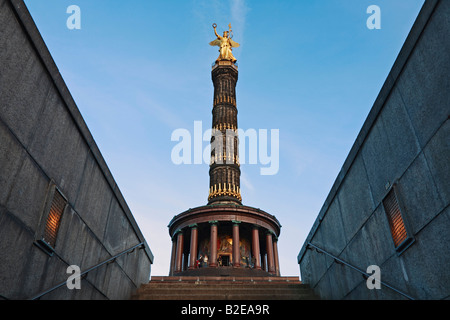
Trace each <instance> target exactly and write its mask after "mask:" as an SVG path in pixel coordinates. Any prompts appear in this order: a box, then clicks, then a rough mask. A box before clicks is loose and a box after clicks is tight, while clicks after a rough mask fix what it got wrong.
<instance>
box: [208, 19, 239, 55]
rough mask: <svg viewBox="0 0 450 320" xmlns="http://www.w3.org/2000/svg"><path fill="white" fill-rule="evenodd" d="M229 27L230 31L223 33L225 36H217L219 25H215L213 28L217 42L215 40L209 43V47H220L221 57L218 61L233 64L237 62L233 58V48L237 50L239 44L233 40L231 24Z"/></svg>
mask: <svg viewBox="0 0 450 320" xmlns="http://www.w3.org/2000/svg"><path fill="white" fill-rule="evenodd" d="M228 27H229V31H224V32H223V36H222V37H221V36H219V35H218V34H217V30H216V29H217V24H215V23H214V24H213V28H214V33H215V35H216V37H217V39H216V40H213V41H211V42H210V43H209V45H211V46H218V47H219V53H220V55H219V57H218V58H217V60H216V61H219V60H230V61H231V62H233V63H235V62H236V58H235V57H234V56H233V53H232V48H237V47H239V46H240V45H239V43H237V42H235V41H233V40H232V39H231V36H230V35H231V33H232V31H231V24H229V25H228Z"/></svg>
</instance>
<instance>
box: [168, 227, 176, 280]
mask: <svg viewBox="0 0 450 320" xmlns="http://www.w3.org/2000/svg"><path fill="white" fill-rule="evenodd" d="M176 253H177V239H176V237H175V235H174V236H173V237H172V255H171V257H170V268H169V276H172V275H173V271H174V269H175V257H176Z"/></svg>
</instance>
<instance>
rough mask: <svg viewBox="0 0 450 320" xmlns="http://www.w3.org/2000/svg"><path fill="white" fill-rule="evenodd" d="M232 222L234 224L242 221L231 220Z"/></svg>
mask: <svg viewBox="0 0 450 320" xmlns="http://www.w3.org/2000/svg"><path fill="white" fill-rule="evenodd" d="M231 222H232V223H233V224H239V223H241V222H242V221H237V220H231Z"/></svg>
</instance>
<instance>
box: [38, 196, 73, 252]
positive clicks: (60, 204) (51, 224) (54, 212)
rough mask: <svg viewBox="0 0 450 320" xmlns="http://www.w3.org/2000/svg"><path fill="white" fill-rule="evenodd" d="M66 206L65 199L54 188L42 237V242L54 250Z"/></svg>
mask: <svg viewBox="0 0 450 320" xmlns="http://www.w3.org/2000/svg"><path fill="white" fill-rule="evenodd" d="M66 204H67V201H66V199H65V198H64V197H63V195H62V194H61V193H60V192H59V191H58V189H56V188H55V192H54V194H53V199H52V203H51V206H50V210H49V212H48V216H47V222H46V224H45V229H44V235H43V240H44V241H45V242H46V243H47V244H48V245H50V246H51V247H52V248H54V247H55V244H56V236H57V234H58V229H59V225H60V223H61V217H62V214H63V212H64V209H65V207H66Z"/></svg>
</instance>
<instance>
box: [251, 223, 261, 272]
mask: <svg viewBox="0 0 450 320" xmlns="http://www.w3.org/2000/svg"><path fill="white" fill-rule="evenodd" d="M252 253H253V256H254V257H255V265H254V268H255V269H261V260H260V259H261V258H260V255H261V252H260V249H259V229H258V227H257V226H253V229H252Z"/></svg>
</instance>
